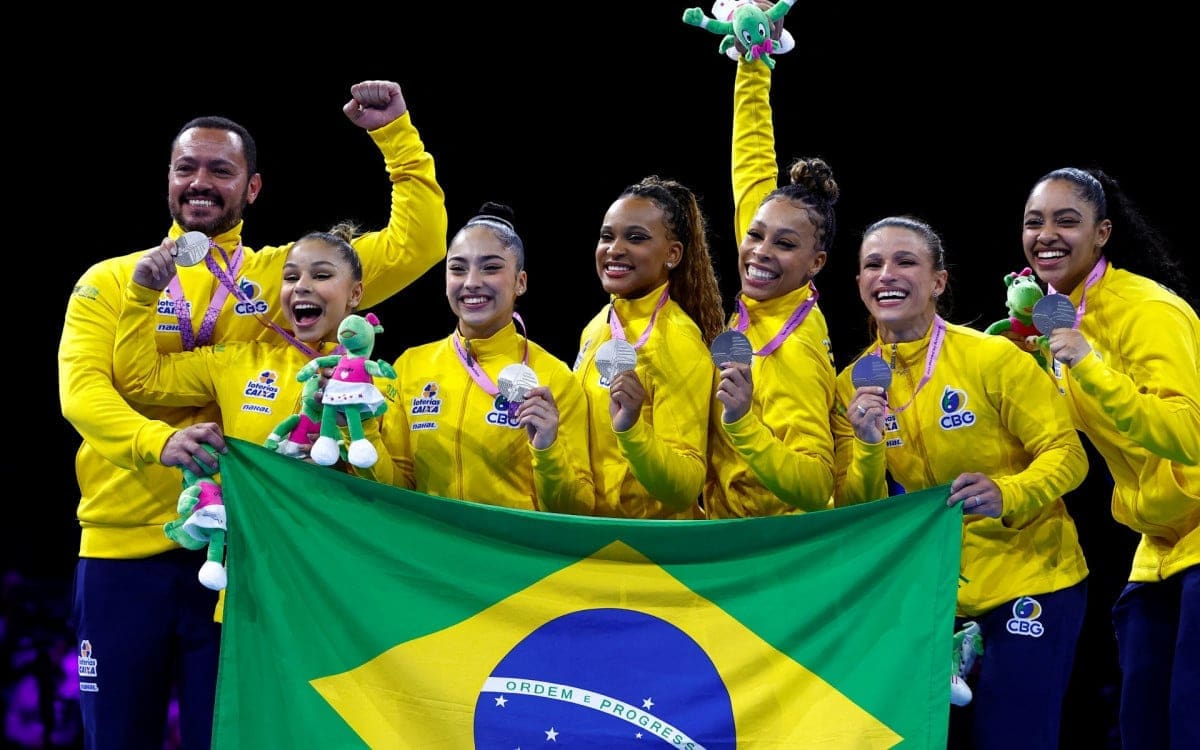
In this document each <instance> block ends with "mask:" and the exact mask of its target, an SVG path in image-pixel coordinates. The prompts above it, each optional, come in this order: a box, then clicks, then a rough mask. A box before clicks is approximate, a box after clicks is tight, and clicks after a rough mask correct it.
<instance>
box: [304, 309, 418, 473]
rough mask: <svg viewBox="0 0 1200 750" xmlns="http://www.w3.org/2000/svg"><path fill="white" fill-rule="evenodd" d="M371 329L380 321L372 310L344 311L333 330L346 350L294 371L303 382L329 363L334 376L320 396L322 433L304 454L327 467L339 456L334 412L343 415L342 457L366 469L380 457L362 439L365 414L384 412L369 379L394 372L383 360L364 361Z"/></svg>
mask: <svg viewBox="0 0 1200 750" xmlns="http://www.w3.org/2000/svg"><path fill="white" fill-rule="evenodd" d="M376 333H383V326H381V325H379V318H377V317H375V314H374V313H367V315H366V317H364V316H362V315H347V316H346V319H345V320H343V321H342V322H341V325H339V326H338V334H337V335H338V341H339V342H340V343H341V345H342V347H343V348H344V349H345V350H346V353H345V354H327V355H325V356H321V357H317V358H315V359H313V360H312V361H310V362H309V363H308V364H306V365H305V366H304V367H302V368H300V372H299V373H297V375H296V379H297V380H299V381H300V382H301V383H303V382H305V381H307V380H309V379H310V378H312V377H314V376H315V375H317V373H318V371H319V370H320V368H322V367H330V366H332V367H333V375H332V376H330V378H329V381H328V382H326V383H325V388H324V390H323V392H322V394H321V420H320V422H321V429H320V433H321V434H320V437H318V438H317V441H316V442H315V443H313V446H312V450H311V451H309V457H310V458H312V460H313V461H314V462H315V463H318V464H321V465H322V466H332V465H333V464H335V463H337V460H338V458H340V457H341V453H340V452H339V450H338V444H339V438H340V437H341V434H340V432H339V430H338V416H339V415H340V416H344V417H345V420H346V427H347V428H348V430H349V433H350V445H349V446H348V447H347V450H346V460H347V461H349V462H350V463H351V464H353V465H355V466H357V467H359V468H366V467H368V466H374V465H375V461H376V460H378V458H379V454H378V452H376V450H375V446H373V445H371V441H370V440H367V439H366V437H365V433H364V432H363V426H362V420H363V415H364V414H365V415H366V416H367V417H368V418H369V417H378V416H380V415H381V414H383V413H384V412H385V411H387V403H386V402H385V401H384V400H383V394H382V393H380V392H379V389H378V388H376V387H375V383H374V381H373V380H372V378H373V377H386V378H394V377H396V371H395V370H393V369H392V366H391V365H389V364H388V363H387V362H384V361H383V360H379V361H374V362H373V361H371V360H370V359H368V357H370V356H371V350H372V349H374V348H375V334H376Z"/></svg>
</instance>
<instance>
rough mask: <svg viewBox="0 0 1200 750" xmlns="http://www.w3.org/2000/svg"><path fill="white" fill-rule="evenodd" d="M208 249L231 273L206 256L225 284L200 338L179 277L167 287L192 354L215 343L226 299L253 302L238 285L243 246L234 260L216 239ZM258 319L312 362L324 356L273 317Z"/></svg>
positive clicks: (211, 270)
mask: <svg viewBox="0 0 1200 750" xmlns="http://www.w3.org/2000/svg"><path fill="white" fill-rule="evenodd" d="M208 247H209V249H210V250H216V251H217V252H219V253H220V254H221V259H222V260H224V261H225V266H226V268H228V269H229V270H228V271H226V270H225V269H224V268H221V266H220V265H219V264H218V263H217V261H216V260H214V259H213V257H212V253H209V254H208V255H206V256H204V264H205V266H207V267H208V270H209V273H211V274H212V275H213V276H214V277H215V278H216V279H217V281H219V282H221V287H220V288H219V289H217V291H216V292H215V293H214V294H213V297H212V299H211V300H210V301H209V303H208V309H207V310H206V311H205V312H204V319H203V321H202V322H201V323H200V333H199V334H198V335H193V332H192V312H191V309H190V308H189V307H188V303H187V300H186V298H185V297H184V296H183V287H182V286H181V285H180V283H179V274H176V275H175V277H174V278H172V279H171V281H170V283H169V284H167V290H168V292H169V293H170V295H171V299H172V301H174V303H175V317H176V319H177V320H178V321H179V337H180V338H181V339H183V350H184V351H191V350H192V349H195V348H196V347H197V346H207V345H208V344H210V343H212V334H213V329H215V328H216V326H217V317H218V315H220V312H221V308H222V307H224V306H225V298H226V297H228V296H229V295H230V294H232V295H233V298H234V299H236V300H237V301H238V302H245V303H249V302H250V299H249V298H248V297H247V296H246V295H245V293H244V292H242V288H241V287H240V286H238V284H237V281H236V279H237V275H238V272H239V271H241V269H242V261H243V260H244V253H243V250H242V244H241V243H240V242H239V243H238V246H237V249H235V250H234V251H233V257H232V258H230V257H229V256H228V255H226V254H225V248H223V247H221V246H220V245H218V244H217V243H216V242H214V241H213V240H212V238H209V240H208ZM254 317H255V318H257V319H258V322H259V323H262V324H263V325H264V326H266V327H268V328H270V329H272V330H273V331H275V332H276V333H278V334H279V335H280V336H283V338H284V339H285V340H286V341H287V342H288V343H289V344H291V345H292V346H294V347H295V348H297V349H299V350H300V351H301V352H303V353H304V355H305V356H307V357H308V358H309V359H312V358H313V357H317V356H319V355H320V352H318V351H316V350H315V349H313V348H312V347H310V346H309V345H308V344H305V343H304V342H303V341H301V340H300V339H298V338H296V337H295V336H294V335H292V333H291V331H288V330H285V329H284V328H283V327H282V326H280V325H279V324H278V323H276V322H275V321H273V320H271V319H270V318H267V317H264V316H263V315H262V314H261V313H259V312H255V313H254ZM344 352H345V347H343V346H342V345H341V344H338V347H337V349H336V350H335V353H344Z"/></svg>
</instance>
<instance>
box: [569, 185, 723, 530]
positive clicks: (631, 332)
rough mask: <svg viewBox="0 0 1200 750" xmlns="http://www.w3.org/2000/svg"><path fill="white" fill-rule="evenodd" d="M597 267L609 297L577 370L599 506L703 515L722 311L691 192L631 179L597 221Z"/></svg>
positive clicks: (600, 510)
mask: <svg viewBox="0 0 1200 750" xmlns="http://www.w3.org/2000/svg"><path fill="white" fill-rule="evenodd" d="M596 273H597V274H598V275H599V277H600V282H601V284H602V285H603V287H604V291H606V292H608V294H609V304H607V305H605V306H604V307H603V308H602V309H601V310H600V312H599V313H597V314H596V316H595V317H593V318H592V320H591V321H590V322H589V323H588V324H587V326H586V327H584V329H583V333H582V334H581V335H580V338H579V342H580V343H579V355H578V356H577V357H576V359H575V366H574V368H573V369H574V371H575V375H576V377H577V378H579V382H580V383H582V385H583V390H584V393H585V394H586V396H587V403H588V428H589V435H590V449H591V466H592V476H593V478H594V480H595V483H596V515H599V516H616V517H623V518H676V519H684V518H701V517H703V511H702V509H701V507H700V502H699V501H700V495H701V490H702V489H703V483H704V473H705V463H706V454H707V450H708V425H707V419H708V409H709V401H710V400H711V398H712V383H713V367H712V364H711V359H710V356H709V353H708V344H709V342H711V341H712V339H713V337H714V336H716V335H717V334H718V333H719V332H720V331H721V328H722V327H723V325H724V321H723V317H724V315H723V313H722V310H721V294H720V291H719V290H718V288H717V279H716V274H715V272H714V271H713V266H712V258H711V257H710V256H709V251H708V240H707V237H706V230H705V222H704V216H703V214H701V213H700V208H699V204H698V203H697V201H696V197H695V195H693V194H692V192H691V190H689V189H688V188H687V187H686V186H684V185H681V184H680V183H678V182H676V181H674V180H664V179H661V178H659V177H647V178H646V179H644V180H642V181H641V182H639V183H637V184H635V185H631V186H629V187H627V188H625V190H624V191H622V193H621V195H620V196H618V198H617V200H616V201H614V202H613V203H612V205H611V206H609V209H608V211H607V213H606V214H605V216H604V223H603V224H602V225H601V227H600V237H599V241H598V243H597V245H596ZM618 345H619V346H618ZM615 351H622V352H624V353H623V354H621V355H620V356H618V357H616V358H615V359H614V358H613V357H612V356H609V355H610V353H612V352H615ZM614 363H616V364H619V365H620V366H619V367H615V366H614ZM630 364H632V365H634V366H633V367H632V369H627V366H628V365H630Z"/></svg>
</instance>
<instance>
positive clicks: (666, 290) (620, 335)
mask: <svg viewBox="0 0 1200 750" xmlns="http://www.w3.org/2000/svg"><path fill="white" fill-rule="evenodd" d="M670 291H671V285H670V284H668V285H667V286H665V287H663V290H662V296H661V297H659V298H658V304H656V305H655V306H654V312H652V313H650V322H649V323H648V324H647V325H646V330H644V331H642V335H641V336H639V337H638V340H637V341H636V342H634V344H633V348H634V349H641V348H642V344H644V343H646V339H648V338H650V332H651V331H653V330H654V320H655V319H656V318H657V317H658V311H659V310H661V309H663V305H665V304H667V297H669V296H670ZM608 327H609V330H610V331H612V337H613V338H614V339H620V340H621V341H625V340H626V339H625V328H624V327H623V326H622V325H621V320H620V318H618V317H617V310H616V308H614V307H612V306H611V305H610V306H609V308H608Z"/></svg>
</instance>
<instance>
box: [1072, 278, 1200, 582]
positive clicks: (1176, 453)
mask: <svg viewBox="0 0 1200 750" xmlns="http://www.w3.org/2000/svg"><path fill="white" fill-rule="evenodd" d="M1082 295H1083V286H1082V285H1080V287H1079V288H1078V289H1076V290H1075V291H1074V292H1073V293H1072V294H1071V300H1072V301H1073V302H1074V303H1075V305H1076V306H1077V307H1078V305H1079V302H1080V298H1081V297H1082ZM1079 331H1080V333H1082V334H1083V335H1084V337H1085V338H1087V340H1088V342H1089V343H1090V344H1091V345H1092V353H1090V354H1088V355H1087V356H1086V357H1084V358H1083V359H1082V360H1081V361H1079V362H1078V363H1076V364H1075V366H1074V367H1069V368H1068V367H1065V366H1063V365H1061V364H1058V363H1054V370H1055V374H1056V376H1057V378H1058V382H1059V384H1060V386H1061V387H1062V389H1063V390H1064V391H1065V392H1066V394H1067V400H1068V402H1069V404H1070V411H1071V417H1072V419H1073V420H1074V422H1075V426H1076V427H1077V428H1078V429H1079V430H1080V431H1082V432H1083V433H1084V434H1085V435H1087V436H1088V439H1090V440H1091V441H1092V444H1093V445H1094V446H1095V447H1096V450H1097V451H1098V452H1099V453H1100V455H1101V456H1103V457H1104V461H1105V463H1106V464H1108V470H1109V472H1110V473H1111V474H1112V478H1113V484H1114V486H1113V495H1112V514H1113V517H1114V518H1115V519H1116V520H1117V521H1119V522H1120V523H1123V524H1125V525H1126V526H1128V527H1129V528H1131V529H1133V530H1134V531H1137V532H1139V533H1140V534H1141V535H1142V538H1141V541H1140V542H1139V543H1138V547H1137V551H1136V552H1135V553H1134V557H1133V567H1132V569H1131V570H1130V574H1129V580H1131V581H1159V580H1162V579H1164V578H1168V577H1170V576H1172V575H1174V574H1175V573H1178V572H1179V571H1181V570H1185V569H1187V568H1190V567H1192V566H1193V565H1196V564H1197V563H1200V372H1198V370H1200V320H1197V317H1196V311H1195V310H1193V309H1192V308H1191V307H1190V306H1189V305H1188V304H1187V302H1185V301H1184V300H1183V299H1181V298H1180V297H1178V296H1176V295H1175V294H1172V293H1171V292H1169V291H1167V290H1165V289H1163V288H1162V287H1161V286H1159V285H1158V284H1157V283H1156V282H1154V281H1152V280H1151V279H1148V278H1146V277H1144V276H1139V275H1137V274H1134V273H1130V272H1128V271H1124V270H1122V269H1119V268H1113V267H1112V266H1111V265H1110V266H1109V267H1108V269H1107V270H1106V271H1105V272H1104V276H1103V277H1101V279H1100V280H1099V281H1098V282H1097V283H1096V284H1095V285H1093V286H1092V287H1091V288H1090V289H1088V290H1087V308H1086V311H1085V313H1084V316H1083V319H1082V320H1081V321H1080V324H1079ZM1068 373H1069V374H1068Z"/></svg>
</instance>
